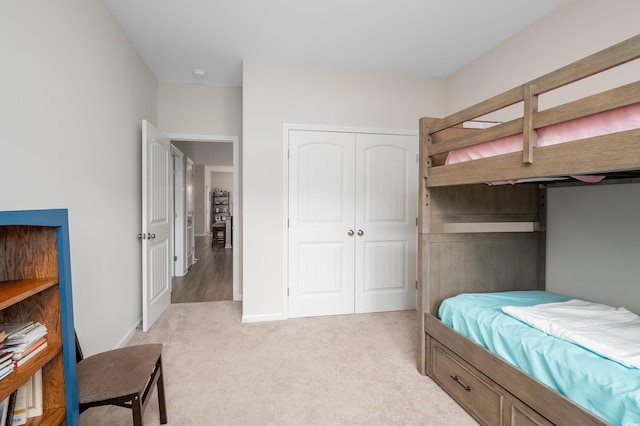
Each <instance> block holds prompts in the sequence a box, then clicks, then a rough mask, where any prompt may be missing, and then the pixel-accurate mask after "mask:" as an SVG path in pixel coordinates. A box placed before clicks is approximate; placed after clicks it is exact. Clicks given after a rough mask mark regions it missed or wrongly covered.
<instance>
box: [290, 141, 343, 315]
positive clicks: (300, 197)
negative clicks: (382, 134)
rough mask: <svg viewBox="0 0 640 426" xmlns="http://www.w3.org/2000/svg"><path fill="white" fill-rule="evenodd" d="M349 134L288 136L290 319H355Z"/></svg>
mask: <svg viewBox="0 0 640 426" xmlns="http://www.w3.org/2000/svg"><path fill="white" fill-rule="evenodd" d="M354 139H355V136H354V134H352V133H337V132H305V131H292V132H291V133H290V135H289V271H288V275H289V283H288V286H289V316H290V317H298V316H315V315H336V314H345V313H353V309H354V292H353V276H354V264H353V256H354V254H353V253H354V241H355V238H354V236H350V235H349V230H352V229H353V218H354V203H353V199H354V188H355V182H354V179H355V177H354V172H353V163H354V161H355V159H354V155H355V149H354V146H355V140H354Z"/></svg>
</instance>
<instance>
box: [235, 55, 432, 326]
mask: <svg viewBox="0 0 640 426" xmlns="http://www.w3.org/2000/svg"><path fill="white" fill-rule="evenodd" d="M243 74H244V85H243V92H244V100H243V107H244V115H243V127H244V130H243V135H244V139H243V200H244V209H243V215H244V216H243V219H244V228H243V232H244V239H243V242H244V247H243V250H244V259H243V261H244V267H243V278H244V280H243V288H244V295H243V316H244V320H245V321H262V320H270V319H279V318H282V317H284V316H286V314H287V313H286V312H284V311H285V309H284V306H283V305H284V304H283V289H284V288H285V281H284V280H285V277H284V274H283V262H284V244H283V235H284V230H283V219H284V216H283V215H284V212H283V202H284V201H283V200H284V198H283V197H284V194H283V185H284V182H283V179H284V174H283V167H284V161H283V125H284V124H285V123H290V124H312V125H325V126H344V127H349V128H377V129H380V128H383V129H406V130H413V131H416V133H417V127H418V118H419V117H421V116H422V115H425V114H431V115H441V114H442V113H443V110H442V106H443V105H444V98H443V93H444V92H443V90H444V86H443V82H442V81H441V80H440V79H433V78H424V77H411V76H400V75H390V74H381V73H365V72H357V71H345V70H337V69H327V68H314V67H305V66H296V65H286V64H276V63H265V62H254V61H245V62H244V69H243Z"/></svg>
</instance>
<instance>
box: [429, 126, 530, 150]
mask: <svg viewBox="0 0 640 426" xmlns="http://www.w3.org/2000/svg"><path fill="white" fill-rule="evenodd" d="M522 122H523V121H522V118H518V119H515V120H512V121H508V122H506V123H502V124H498V125H497V126H493V127H490V128H488V129H484V130H478V129H465V130H467V131H466V132H464V133H463V132H460V133H459V134H460V136H457V137H453V138H449V137H442V136H441V135H440V134H434V135H431V139H432V142H431V144H429V146H428V149H429V154H430V155H435V154H441V153H444V152H449V151H452V150H454V149H460V148H465V147H467V146H471V145H477V144H479V143H482V142H488V141H492V140H496V139H498V138H501V137H505V136H511V135H517V134H519V133H522Z"/></svg>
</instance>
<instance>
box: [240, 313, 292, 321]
mask: <svg viewBox="0 0 640 426" xmlns="http://www.w3.org/2000/svg"><path fill="white" fill-rule="evenodd" d="M286 319H287V316H286V315H284V314H282V313H278V314H264V315H243V316H242V322H244V323H249V322H268V321H282V320H286Z"/></svg>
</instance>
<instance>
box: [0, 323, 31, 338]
mask: <svg viewBox="0 0 640 426" xmlns="http://www.w3.org/2000/svg"><path fill="white" fill-rule="evenodd" d="M31 324H33V321H26V322H11V323H4V324H0V331H2V332H4V333H5V338H7V337H9V335H10V334H11V333H13V332H16V331H18V330H21V329H23V328H25V327H27V326H29V325H31Z"/></svg>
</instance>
